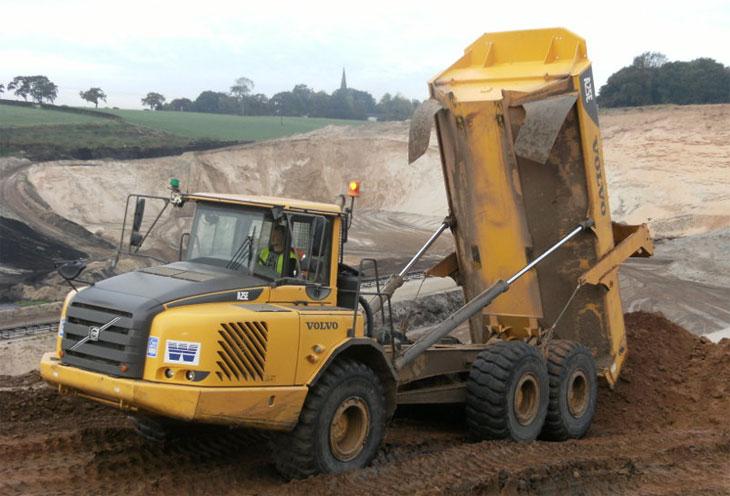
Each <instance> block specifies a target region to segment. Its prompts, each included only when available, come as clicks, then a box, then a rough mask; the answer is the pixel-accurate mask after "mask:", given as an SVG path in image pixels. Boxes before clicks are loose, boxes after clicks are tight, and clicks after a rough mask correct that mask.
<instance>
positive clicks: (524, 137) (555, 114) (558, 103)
mask: <svg viewBox="0 0 730 496" xmlns="http://www.w3.org/2000/svg"><path fill="white" fill-rule="evenodd" d="M577 99H578V95H577V94H571V95H564V96H558V97H553V98H546V99H544V100H537V101H534V102H529V103H525V104H523V105H522V106H523V107H524V108H525V113H526V116H525V123H524V124H523V125H522V127H521V128H520V131H519V134H518V135H517V139H516V140H515V154H516V155H517V156H518V157H522V158H526V159H528V160H532V161H533V162H537V163H540V164H544V163H545V162H547V160H548V157H549V156H550V151H551V150H552V149H553V145H554V144H555V140H556V139H557V137H558V132H560V128H561V127H562V126H563V122H564V121H565V117H566V116H567V115H568V112H569V111H570V109H571V108H572V107H573V105H575V102H576V100H577ZM416 111H418V110H416ZM414 118H415V114H414ZM414 120H415V119H414ZM412 132H413V121H411V133H412ZM424 151H425V150H424ZM409 152H410V149H409Z"/></svg>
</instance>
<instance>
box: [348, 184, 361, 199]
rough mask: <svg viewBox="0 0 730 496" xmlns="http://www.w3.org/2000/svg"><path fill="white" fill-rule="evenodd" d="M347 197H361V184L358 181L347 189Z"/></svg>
mask: <svg viewBox="0 0 730 496" xmlns="http://www.w3.org/2000/svg"><path fill="white" fill-rule="evenodd" d="M347 196H353V197H355V198H357V197H359V196H360V183H359V182H358V181H350V184H349V186H348V188H347Z"/></svg>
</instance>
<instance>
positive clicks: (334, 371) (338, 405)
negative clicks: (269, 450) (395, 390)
mask: <svg viewBox="0 0 730 496" xmlns="http://www.w3.org/2000/svg"><path fill="white" fill-rule="evenodd" d="M385 424H386V412H385V393H384V390H383V386H382V385H381V383H380V380H379V379H378V376H377V375H376V374H375V372H373V370H372V369H370V368H369V367H367V366H366V365H364V364H362V363H360V362H355V361H352V360H339V361H336V362H334V363H332V365H330V366H329V368H328V369H327V371H326V372H325V374H324V375H323V376H322V378H321V379H320V380H319V382H317V383H316V384H315V385H314V386H313V387H312V388H311V389H310V391H309V394H308V395H307V399H306V400H305V402H304V407H303V408H302V412H301V414H300V415H299V423H298V424H297V426H296V427H295V428H294V430H293V431H291V432H288V433H281V434H278V435H275V436H273V438H272V443H273V453H274V457H275V459H276V468H277V470H278V471H279V473H280V474H281V475H282V476H283V477H284V478H285V479H303V478H306V477H309V476H310V475H314V474H318V473H330V472H342V471H345V470H351V469H354V468H360V467H364V466H366V465H368V464H369V463H370V462H371V461H372V459H373V458H374V457H375V455H376V454H377V451H378V449H379V448H380V444H381V442H382V440H383V436H384V434H385Z"/></svg>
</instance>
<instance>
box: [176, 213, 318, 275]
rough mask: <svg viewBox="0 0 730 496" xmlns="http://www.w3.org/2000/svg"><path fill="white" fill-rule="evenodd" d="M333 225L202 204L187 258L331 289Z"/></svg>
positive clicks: (314, 217) (302, 217)
mask: <svg viewBox="0 0 730 496" xmlns="http://www.w3.org/2000/svg"><path fill="white" fill-rule="evenodd" d="M330 236H331V227H330V222H329V221H327V219H325V218H324V217H323V216H319V215H305V214H296V215H292V214H287V215H285V216H283V217H281V216H280V218H279V219H278V220H274V218H273V216H272V210H271V209H269V208H260V207H258V208H257V207H247V206H240V205H231V206H227V205H221V204H210V203H205V202H198V205H197V209H196V212H195V219H194V220H193V227H192V231H191V233H190V241H189V243H188V249H187V257H186V260H188V261H190V262H196V263H202V264H208V265H214V266H217V267H223V268H226V269H229V270H232V271H237V272H241V273H245V274H250V275H255V276H259V277H263V278H265V279H269V280H276V279H280V278H282V277H290V278H295V279H303V280H306V281H311V282H317V283H322V284H326V285H329V263H328V254H329V245H330V243H328V242H327V240H328V239H329V237H330Z"/></svg>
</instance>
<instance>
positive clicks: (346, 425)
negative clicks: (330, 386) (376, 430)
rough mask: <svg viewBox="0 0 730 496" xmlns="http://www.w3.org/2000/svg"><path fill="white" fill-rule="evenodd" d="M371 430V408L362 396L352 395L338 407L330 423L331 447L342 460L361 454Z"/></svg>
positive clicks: (333, 452) (334, 453)
mask: <svg viewBox="0 0 730 496" xmlns="http://www.w3.org/2000/svg"><path fill="white" fill-rule="evenodd" d="M369 431H370V410H369V409H368V405H367V403H365V401H364V400H363V399H362V398H359V397H352V398H348V399H346V400H345V401H343V402H342V403H341V404H340V406H339V407H338V408H337V411H336V412H335V414H334V416H333V417H332V423H331V424H330V449H331V450H332V454H333V455H334V456H335V457H336V458H337V459H339V460H340V461H343V462H347V461H350V460H352V459H354V458H355V457H357V455H359V454H360V452H361V451H362V449H363V447H364V446H365V439H367V436H368V432H369Z"/></svg>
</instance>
